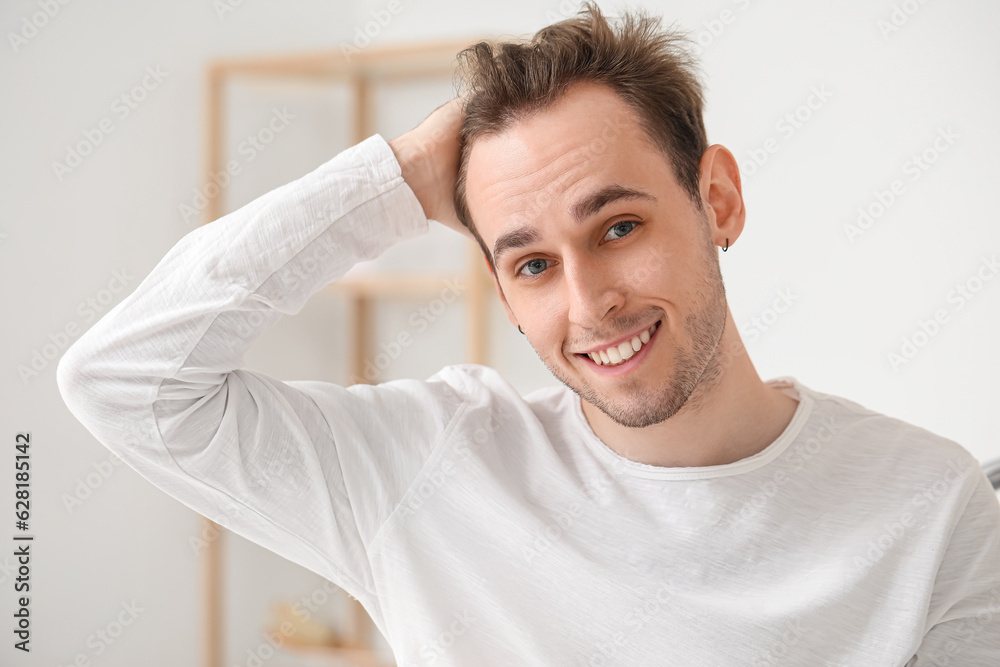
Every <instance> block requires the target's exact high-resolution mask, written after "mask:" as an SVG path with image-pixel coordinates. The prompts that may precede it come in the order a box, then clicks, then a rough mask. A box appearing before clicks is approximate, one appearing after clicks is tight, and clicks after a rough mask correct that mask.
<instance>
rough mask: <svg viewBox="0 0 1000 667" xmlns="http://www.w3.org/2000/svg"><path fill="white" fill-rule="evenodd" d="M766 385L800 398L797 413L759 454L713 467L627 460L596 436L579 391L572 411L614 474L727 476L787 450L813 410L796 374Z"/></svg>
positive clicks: (672, 477) (673, 477) (677, 477)
mask: <svg viewBox="0 0 1000 667" xmlns="http://www.w3.org/2000/svg"><path fill="white" fill-rule="evenodd" d="M765 384H768V385H771V386H774V387H777V388H778V389H781V390H782V391H783V392H784V393H785V394H787V395H788V396H791V397H792V398H794V399H797V400H798V402H799V404H798V406H797V407H796V408H795V413H794V414H793V415H792V418H791V420H790V421H789V422H788V425H787V426H786V427H785V430H784V431H782V432H781V435H779V436H778V437H777V438H775V440H774V441H773V442H772V443H771V444H769V445H768V446H767V447H765V448H764V449H762V450H760V451H759V452H757V453H756V454H753V455H751V456H748V457H746V458H742V459H740V460H739V461H733V462H731V463H723V464H720V465H713V466H687V467H683V466H681V467H671V466H654V465H649V464H647V463H640V462H638V461H633V460H631V459H627V458H625V457H624V456H622V455H620V454H618V453H617V452H615V451H614V450H613V449H611V448H610V447H608V446H607V445H606V444H605V443H604V441H603V440H601V439H600V438H599V437H597V434H596V433H594V430H593V429H592V428H591V426H590V422H588V421H587V417H586V416H585V415H584V414H583V404H582V400H583V399H582V398H581V397H580V395H579V394H577V393H575V392H574V393H573V396H574V398H573V400H572V403H573V412H574V414H575V416H576V419H577V422H578V424H579V426H580V429H581V431H582V432H583V435H584V442H586V443H587V446H588V447H590V449H591V450H592V451H593V452H594V453H596V454H597V455H598V456H599V457H600V458H601V459H603V460H604V461H605V462H606V463H608V464H609V465H610V466H611V467H612V468H613V470H614V472H615V473H618V474H621V473H626V474H629V475H632V476H634V477H642V478H645V479H663V480H689V479H709V478H713V477H728V476H731V475H742V474H745V473H748V472H750V471H752V470H756V469H757V468H760V467H761V466H764V465H767V464H768V463H770V462H771V461H773V460H774V459H775V458H777V457H778V456H780V455H781V454H782V452H784V451H785V450H786V449H787V448H788V445H789V444H791V443H792V442H793V441H794V440H795V437H796V436H797V435H798V434H799V432H800V431H801V430H802V427H803V426H804V425H805V423H806V422H807V421H808V419H809V415H810V414H811V413H812V408H813V405H814V404H815V397H814V396H813V392H812V391H811V390H810V389H809V388H808V387H806V386H804V385H803V384H802V383H801V382H799V381H798V380H796V379H795V378H793V377H789V376H783V377H778V378H773V379H771V380H768V381H767V382H766V383H765Z"/></svg>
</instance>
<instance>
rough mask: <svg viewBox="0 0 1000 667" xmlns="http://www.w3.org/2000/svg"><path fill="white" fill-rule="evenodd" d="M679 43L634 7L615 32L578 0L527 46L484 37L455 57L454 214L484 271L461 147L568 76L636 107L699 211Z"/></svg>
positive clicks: (514, 116) (693, 82) (697, 92)
mask: <svg viewBox="0 0 1000 667" xmlns="http://www.w3.org/2000/svg"><path fill="white" fill-rule="evenodd" d="M686 41H687V38H686V37H685V36H683V35H682V34H680V33H679V32H677V31H676V30H673V29H671V30H669V31H661V30H660V18H659V17H651V16H649V15H647V14H645V13H644V12H642V11H641V10H640V11H639V12H638V13H636V14H629V13H626V14H625V15H624V16H623V17H622V24H621V25H620V26H619V29H618V30H615V29H614V28H613V27H612V26H611V25H609V24H608V22H607V20H606V19H605V18H604V16H603V15H602V14H601V10H600V8H598V7H597V5H596V4H595V3H594V2H591V1H589V0H588V2H586V3H584V6H583V9H581V10H580V11H579V12H578V13H577V15H576V16H575V17H573V18H570V19H566V20H565V21H560V22H558V23H554V24H552V25H550V26H546V27H544V28H542V29H541V30H539V31H538V32H537V33H535V35H534V36H533V37H532V38H531V40H530V41H529V42H498V41H495V40H484V41H480V42H478V43H476V44H473V45H471V46H469V47H467V48H465V49H463V50H462V51H460V52H459V53H458V62H459V68H458V77H459V85H460V87H461V85H462V84H465V85H466V86H467V88H468V89H467V90H464V91H460V94H461V95H462V96H464V97H465V98H466V104H465V119H464V121H463V124H462V129H461V132H460V134H459V141H460V143H461V146H462V149H461V151H462V152H461V161H460V163H459V169H458V179H457V181H456V183H455V202H454V203H455V212H456V213H457V214H458V219H459V220H460V221H461V222H462V224H463V225H465V226H466V227H468V229H469V231H471V232H472V234H473V236H475V238H476V240H477V241H478V242H479V246H480V247H481V248H482V250H483V254H484V255H485V256H486V259H487V261H488V262H489V264H490V267H491V268H492V269H493V271H494V273H495V272H496V267H495V266H494V265H493V256H492V253H491V252H490V251H489V249H488V248H487V247H486V244H485V243H484V242H483V239H482V237H481V236H480V235H479V232H478V231H477V230H476V227H475V224H474V223H473V220H472V215H471V213H470V212H469V206H468V202H467V200H466V189H465V188H466V185H465V181H466V171H467V169H468V163H469V148H470V147H471V146H472V143H473V142H474V141H475V140H476V139H478V138H481V137H486V136H490V135H496V134H501V133H503V132H504V131H506V130H507V129H508V128H510V127H511V126H512V125H513V124H514V123H516V122H518V121H521V120H524V119H526V118H528V117H529V116H530V115H532V114H534V113H536V112H538V111H542V110H544V109H545V108H547V107H548V106H550V105H551V104H553V103H554V102H555V101H556V100H558V99H559V98H560V96H561V95H562V94H564V93H565V92H566V90H567V88H568V87H569V85H570V84H572V83H576V82H578V81H592V82H598V83H603V84H606V85H608V86H610V87H611V88H612V89H613V90H614V91H615V92H616V93H618V95H619V96H620V97H621V98H622V100H623V101H624V102H625V103H627V104H628V105H629V106H630V107H632V109H633V110H635V111H636V112H637V114H638V116H639V118H640V119H641V124H642V128H643V130H644V131H645V133H646V134H647V135H648V137H649V138H650V140H651V141H652V143H653V145H655V146H656V147H657V148H658V149H659V150H660V151H661V152H662V153H663V154H664V156H665V157H666V158H667V161H668V162H669V163H670V164H671V165H672V167H673V170H674V174H675V175H676V177H677V180H678V181H679V182H680V184H681V186H682V187H683V188H684V190H685V191H686V192H687V194H688V196H689V197H690V198H691V200H692V201H693V202H694V203H695V205H696V206H697V207H698V209H699V210H701V208H702V202H701V194H700V192H699V189H698V178H699V164H700V162H701V157H702V155H703V154H704V153H705V151H706V150H707V149H708V139H707V136H706V133H705V124H704V120H703V119H702V106H703V105H704V98H703V95H702V90H701V83H700V82H699V79H698V74H697V73H696V71H695V67H696V65H695V61H694V58H693V56H692V55H691V54H690V52H689V51H687V50H686V49H685V48H684V42H686Z"/></svg>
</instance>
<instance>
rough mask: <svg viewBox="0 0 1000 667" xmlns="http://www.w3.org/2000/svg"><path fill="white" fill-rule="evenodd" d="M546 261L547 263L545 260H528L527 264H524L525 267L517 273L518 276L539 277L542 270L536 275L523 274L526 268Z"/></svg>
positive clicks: (530, 273)
mask: <svg viewBox="0 0 1000 667" xmlns="http://www.w3.org/2000/svg"><path fill="white" fill-rule="evenodd" d="M545 261H547V260H544V259H531V260H528V261H527V262H525V263H524V265H523V266H522V267H521V270H520V271H518V272H517V273H518V275H522V276H527V275H532V276H537V275H538V274H539V273H541V270H539V271H538V272H537V273H535V272H529V273H528V274H525V273H523V271H524V270H525V269H526V268H528V267H529V266H531V265H532V264H536V263H537V262H545Z"/></svg>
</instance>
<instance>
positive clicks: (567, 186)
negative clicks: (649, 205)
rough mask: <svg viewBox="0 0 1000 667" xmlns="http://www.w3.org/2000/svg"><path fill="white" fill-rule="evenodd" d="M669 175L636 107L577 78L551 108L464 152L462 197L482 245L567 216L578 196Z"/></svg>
mask: <svg viewBox="0 0 1000 667" xmlns="http://www.w3.org/2000/svg"><path fill="white" fill-rule="evenodd" d="M665 182H669V183H673V184H675V183H676V181H675V179H674V176H673V172H672V170H671V169H670V166H669V165H668V164H667V162H666V160H665V159H664V156H663V155H662V153H660V152H659V151H658V149H657V148H656V147H655V146H654V145H653V143H652V142H651V140H650V139H649V137H648V136H647V135H646V133H645V132H644V131H643V129H642V126H641V124H640V120H639V116H638V114H637V113H636V112H635V111H634V110H633V109H632V108H631V107H629V106H628V105H627V104H626V103H625V102H623V101H622V100H621V99H620V98H619V97H618V95H617V94H616V93H615V92H614V91H612V90H611V89H610V88H608V87H607V86H604V85H602V84H595V83H590V82H587V83H579V84H576V85H574V86H573V87H572V88H570V90H569V91H568V92H567V93H566V94H565V95H564V96H563V97H562V98H560V99H559V100H558V101H557V102H556V103H555V104H553V105H552V106H551V107H549V108H547V109H545V110H544V111H540V112H538V113H536V114H534V115H533V116H531V117H529V118H527V119H525V120H523V121H520V122H518V123H516V124H514V125H513V126H511V127H510V128H509V129H507V130H506V131H505V132H503V133H501V134H497V135H492V136H487V137H483V138H481V139H478V140H476V141H475V142H474V143H473V145H472V147H471V149H470V152H469V158H468V165H467V171H466V199H467V201H468V205H469V211H470V213H471V214H472V218H473V220H474V221H475V223H476V227H477V229H478V230H479V233H480V235H481V236H482V237H483V240H484V241H485V242H486V243H487V245H491V244H492V243H493V241H494V239H496V238H497V236H499V235H500V234H501V233H504V232H506V231H510V230H512V229H516V228H518V227H523V226H525V225H528V226H532V227H536V228H538V229H539V231H540V232H541V233H542V235H544V233H545V231H544V227H545V225H544V224H543V221H545V220H552V218H553V216H558V217H560V218H561V219H569V218H570V217H571V214H570V212H569V209H570V208H571V207H572V205H573V204H574V203H576V202H577V201H578V200H579V199H580V198H581V197H583V196H584V195H586V194H589V193H591V192H593V191H595V190H597V189H600V188H602V187H606V186H608V185H620V186H625V187H632V188H636V189H641V190H645V191H650V190H651V189H654V188H657V189H662V186H663V185H664V183H665Z"/></svg>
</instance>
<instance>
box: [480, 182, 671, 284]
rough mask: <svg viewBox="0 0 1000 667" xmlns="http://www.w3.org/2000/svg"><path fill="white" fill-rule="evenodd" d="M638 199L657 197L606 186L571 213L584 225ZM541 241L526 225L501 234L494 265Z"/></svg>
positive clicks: (494, 254) (578, 204) (494, 248)
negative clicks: (606, 209) (605, 210)
mask: <svg viewBox="0 0 1000 667" xmlns="http://www.w3.org/2000/svg"><path fill="white" fill-rule="evenodd" d="M637 199H638V200H644V201H651V202H655V201H656V197H654V196H653V195H651V194H649V193H648V192H644V191H642V190H636V189H635V188H629V187H625V186H624V185H618V184H612V185H606V186H604V187H603V188H601V189H600V190H596V191H594V192H592V193H590V194H589V195H587V196H586V197H584V198H582V199H581V200H580V201H578V202H576V203H575V204H574V205H573V206H572V207H571V208H570V210H569V212H570V215H571V216H572V218H573V221H574V222H576V223H577V224H582V223H583V222H584V221H586V220H587V219H588V218H591V217H593V216H595V215H597V214H598V213H600V212H601V209H603V208H604V207H605V206H608V205H610V204H613V203H615V202H617V201H627V200H637ZM541 239H542V236H541V234H539V233H538V230H537V229H535V228H534V227H528V226H526V225H525V226H522V227H518V228H517V229H513V230H511V231H509V232H505V233H503V234H501V235H500V236H499V237H498V238H497V240H496V243H494V244H493V263H494V265H498V264H499V263H500V256H501V255H503V254H504V253H506V252H507V251H508V250H514V249H515V248H523V247H525V246H527V245H531V244H532V243H537V242H538V241H540V240H541Z"/></svg>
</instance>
